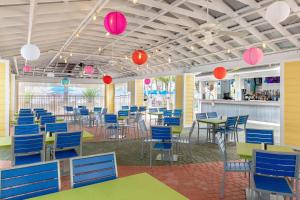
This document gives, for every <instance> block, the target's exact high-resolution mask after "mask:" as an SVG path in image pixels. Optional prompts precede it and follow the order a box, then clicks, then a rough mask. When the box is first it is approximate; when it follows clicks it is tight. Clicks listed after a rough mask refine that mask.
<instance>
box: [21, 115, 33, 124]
mask: <svg viewBox="0 0 300 200" xmlns="http://www.w3.org/2000/svg"><path fill="white" fill-rule="evenodd" d="M25 124H34V117H19V118H18V119H17V125H25Z"/></svg>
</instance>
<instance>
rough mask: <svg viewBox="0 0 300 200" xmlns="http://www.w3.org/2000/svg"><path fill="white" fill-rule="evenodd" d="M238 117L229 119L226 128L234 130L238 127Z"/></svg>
mask: <svg viewBox="0 0 300 200" xmlns="http://www.w3.org/2000/svg"><path fill="white" fill-rule="evenodd" d="M237 120H238V117H227V120H226V123H225V126H226V128H234V127H236V123H237Z"/></svg>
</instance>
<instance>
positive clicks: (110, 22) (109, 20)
mask: <svg viewBox="0 0 300 200" xmlns="http://www.w3.org/2000/svg"><path fill="white" fill-rule="evenodd" d="M104 27H105V29H106V30H107V31H108V32H109V33H111V34H112V35H119V34H121V33H123V32H124V31H125V29H126V27H127V20H126V17H125V15H124V14H123V13H121V12H110V13H108V14H107V15H106V16H105V18H104Z"/></svg>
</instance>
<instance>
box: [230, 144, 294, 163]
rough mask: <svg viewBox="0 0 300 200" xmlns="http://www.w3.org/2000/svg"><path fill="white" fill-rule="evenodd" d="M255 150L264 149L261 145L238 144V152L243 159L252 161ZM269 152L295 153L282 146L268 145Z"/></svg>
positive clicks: (289, 148)
mask: <svg viewBox="0 0 300 200" xmlns="http://www.w3.org/2000/svg"><path fill="white" fill-rule="evenodd" d="M254 149H262V145H261V144H252V143H243V142H240V143H237V145H236V152H237V154H238V155H239V156H240V158H242V159H246V160H251V159H252V153H253V150H254ZM267 151H277V152H294V151H293V149H292V148H291V147H288V146H281V145H267Z"/></svg>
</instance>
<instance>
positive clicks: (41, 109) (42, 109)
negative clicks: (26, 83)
mask: <svg viewBox="0 0 300 200" xmlns="http://www.w3.org/2000/svg"><path fill="white" fill-rule="evenodd" d="M44 110H45V109H44V108H34V109H33V111H34V112H38V111H44Z"/></svg>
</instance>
